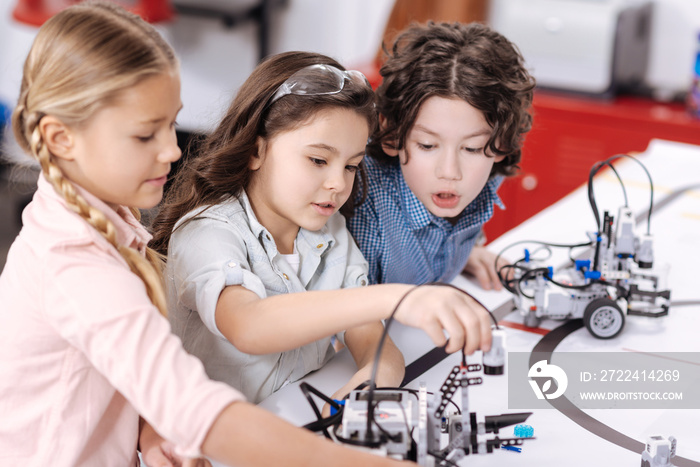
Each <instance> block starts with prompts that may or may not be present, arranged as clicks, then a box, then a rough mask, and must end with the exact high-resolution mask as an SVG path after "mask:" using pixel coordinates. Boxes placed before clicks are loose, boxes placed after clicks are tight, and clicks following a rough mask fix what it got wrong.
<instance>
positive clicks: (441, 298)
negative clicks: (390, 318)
mask: <svg viewBox="0 0 700 467" xmlns="http://www.w3.org/2000/svg"><path fill="white" fill-rule="evenodd" d="M395 317H396V319H397V320H398V321H400V322H402V323H403V324H406V325H408V326H413V327H417V328H421V329H422V330H423V331H425V333H426V334H428V336H429V337H430V339H431V340H432V341H433V343H435V345H436V346H438V347H442V346H443V345H445V342H446V338H445V334H444V333H445V332H447V334H448V335H449V342H448V343H447V347H446V348H445V351H446V352H448V353H451V352H456V351H457V350H460V349H464V352H465V353H467V354H469V355H471V354H472V353H474V351H476V350H478V349H481V350H488V349H490V348H491V324H490V316H489V314H488V312H487V311H486V310H485V309H484V308H483V307H482V306H481V305H479V304H478V303H477V302H476V300H474V299H473V298H471V297H470V296H469V295H468V294H466V293H464V292H462V291H460V290H459V289H456V288H453V287H446V286H425V287H420V288H418V289H413V292H411V294H410V295H409V296H408V297H406V300H404V301H403V303H402V304H401V306H400V307H399V309H398V310H397V311H396V314H395Z"/></svg>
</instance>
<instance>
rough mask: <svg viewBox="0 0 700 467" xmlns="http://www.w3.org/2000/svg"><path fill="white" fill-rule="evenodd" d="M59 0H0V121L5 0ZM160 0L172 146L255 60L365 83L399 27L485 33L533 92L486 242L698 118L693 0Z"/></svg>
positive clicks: (6, 83) (17, 199)
mask: <svg viewBox="0 0 700 467" xmlns="http://www.w3.org/2000/svg"><path fill="white" fill-rule="evenodd" d="M70 1H71V0H43V1H42V0H0V124H2V122H3V120H4V119H5V118H6V117H7V115H8V113H7V112H8V110H9V109H10V108H11V107H12V106H13V105H14V103H15V101H16V98H17V94H18V90H19V82H20V78H21V68H22V63H23V61H24V58H25V56H26V54H27V51H28V49H29V47H30V45H31V41H32V39H33V37H34V34H35V33H36V30H37V26H33V25H28V24H24V23H22V22H18V21H16V20H15V19H13V18H12V14H11V13H12V11H13V10H14V8H15V7H16V6H17V5H18V4H24V5H25V6H26V5H28V4H30V3H31V4H46V5H55V4H60V3H66V2H70ZM73 1H75V0H73ZM138 2H139V0H122V1H121V3H122V4H130V5H133V4H134V3H138ZM168 3H169V4H170V5H171V6H172V8H173V10H174V11H175V15H174V17H173V18H172V19H171V20H169V21H165V22H161V23H158V24H157V27H158V29H159V30H160V31H161V32H162V33H163V34H164V36H165V37H166V38H167V40H168V41H169V42H170V43H171V44H172V45H173V46H174V48H175V50H176V52H177V54H178V56H179V57H180V60H181V66H182V68H181V72H182V98H183V102H184V109H183V111H182V113H181V115H180V117H179V119H178V120H179V124H180V130H181V131H180V134H179V135H180V136H181V140H182V144H183V147H184V146H185V145H186V144H187V141H188V140H189V137H190V136H191V135H192V134H200V133H206V132H207V131H209V130H210V129H211V128H212V127H213V125H215V123H216V122H217V121H218V120H219V119H220V117H221V115H222V114H223V112H224V111H225V109H226V107H227V106H228V104H229V102H230V101H231V98H232V96H233V95H234V94H235V92H236V90H237V89H238V87H239V86H240V85H241V84H242V82H243V81H244V80H245V78H246V77H247V76H248V75H249V73H250V72H251V71H252V70H253V68H254V67H255V65H256V64H257V63H258V61H259V60H260V58H261V57H262V56H264V55H265V54H272V53H278V52H283V51H287V50H311V51H316V52H321V53H324V54H327V55H330V56H332V57H334V58H336V59H338V60H339V61H340V62H341V63H343V64H344V65H346V66H347V67H349V68H356V69H360V70H362V71H364V72H365V73H366V74H367V75H368V76H369V78H370V81H371V82H372V83H373V84H374V85H377V84H378V83H379V82H380V79H381V78H380V76H379V75H378V67H379V65H380V63H381V60H382V53H381V44H382V41H390V40H391V39H392V38H393V37H394V36H395V34H396V32H397V31H399V30H401V29H403V28H404V27H405V26H406V25H408V24H409V23H410V22H411V21H426V20H429V19H432V20H436V21H463V22H469V21H482V22H486V23H488V24H491V25H492V26H493V27H494V28H495V29H497V30H498V31H500V32H501V33H503V34H504V35H505V36H506V37H508V38H510V39H511V40H512V41H514V42H515V43H516V44H517V45H518V47H519V48H520V50H521V51H522V53H523V55H524V57H525V60H526V63H527V66H528V67H529V68H530V70H531V71H532V73H533V74H534V76H535V77H536V78H537V79H538V83H539V86H538V91H537V92H536V95H535V101H534V106H533V113H534V115H535V124H534V126H533V130H532V132H531V133H530V134H529V135H528V137H527V138H526V141H525V146H524V152H523V154H524V155H523V162H522V164H521V172H520V175H519V176H518V177H516V178H514V179H511V180H508V181H506V182H505V183H504V185H503V186H502V188H501V190H500V194H501V196H502V198H503V199H504V201H505V202H506V205H507V206H508V209H507V211H504V212H500V211H499V212H497V213H496V214H495V216H494V219H493V220H492V221H490V222H489V223H488V224H487V227H486V230H487V234H488V237H489V238H491V239H492V238H495V237H496V236H497V235H499V234H500V233H502V232H504V231H506V230H507V229H509V228H511V227H513V226H515V225H517V224H518V223H520V222H522V221H523V220H525V219H527V218H528V217H530V216H531V215H533V214H534V213H536V212H538V211H539V210H541V209H543V208H544V207H546V206H547V205H549V204H551V203H552V202H554V201H556V200H557V199H559V198H561V197H562V196H564V195H566V194H567V193H568V192H569V191H571V190H572V189H574V188H576V187H577V186H578V185H579V184H581V183H583V182H585V180H586V177H587V172H588V168H590V166H591V165H592V163H593V162H595V161H597V160H600V159H602V158H605V157H608V156H610V155H613V154H615V153H619V152H626V153H628V152H638V151H643V150H644V148H646V145H647V144H648V142H649V140H650V139H651V138H664V139H671V140H676V141H683V142H688V143H694V144H700V123H699V122H700V121H699V120H698V119H697V118H694V117H692V116H691V115H690V114H689V112H687V111H686V108H685V105H684V102H683V99H684V97H685V96H686V94H687V91H688V89H689V88H690V86H691V83H692V82H693V66H694V63H695V57H696V51H697V47H698V34H699V33H700V0H396V1H394V0H350V1H348V0H175V1H172V2H168ZM3 147H4V148H5V150H4V151H3V152H4V153H5V157H6V158H7V154H8V153H9V154H10V155H11V156H12V155H17V151H16V150H13V149H12V144H11V138H8V137H5V141H4V146H3ZM10 159H12V157H10ZM15 159H16V158H15ZM8 168H9V165H5V170H3V169H2V165H1V164H0V219H1V220H0V265H1V264H2V261H4V250H3V248H4V246H3V245H8V244H9V242H10V241H11V239H12V238H13V237H14V235H15V234H16V232H17V230H18V229H19V226H20V220H19V212H20V211H21V208H22V206H23V205H24V203H26V202H27V200H28V198H29V196H30V195H31V193H32V190H33V181H34V180H35V178H36V173H31V172H29V174H28V175H27V174H26V173H25V175H24V176H21V175H19V176H18V175H17V173H16V172H11V171H10V170H8ZM11 173H12V175H10V174H11ZM8 180H13V181H14V182H13V183H12V184H11V185H8V184H7V181H8Z"/></svg>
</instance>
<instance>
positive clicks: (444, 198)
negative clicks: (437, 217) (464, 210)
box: [432, 191, 460, 209]
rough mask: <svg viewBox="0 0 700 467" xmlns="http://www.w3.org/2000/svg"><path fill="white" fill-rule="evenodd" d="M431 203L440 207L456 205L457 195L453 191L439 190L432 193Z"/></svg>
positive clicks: (445, 207)
mask: <svg viewBox="0 0 700 467" xmlns="http://www.w3.org/2000/svg"><path fill="white" fill-rule="evenodd" d="M432 198H433V203H435V205H436V206H437V207H439V208H442V209H451V208H454V207H455V206H457V204H458V203H459V198H460V197H459V196H457V195H456V194H455V193H450V192H447V191H441V192H438V193H433V196H432Z"/></svg>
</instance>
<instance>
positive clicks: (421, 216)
mask: <svg viewBox="0 0 700 467" xmlns="http://www.w3.org/2000/svg"><path fill="white" fill-rule="evenodd" d="M395 174H396V175H398V176H397V177H396V179H397V183H398V187H399V194H400V200H401V204H402V208H403V212H404V215H405V216H406V220H407V222H408V225H409V226H410V228H411V230H419V229H422V228H424V227H427V226H428V225H430V223H431V222H435V223H437V224H438V225H440V224H441V223H440V220H441V219H440V218H439V217H437V216H435V215H434V214H433V213H431V212H430V211H428V208H426V207H425V205H424V204H423V203H422V202H421V201H420V200H419V199H418V198H417V197H416V195H415V194H413V192H412V191H411V189H410V188H409V186H408V184H407V183H406V180H405V179H404V178H403V175H402V173H401V167H400V166H399V165H398V164H397V165H396V172H395ZM442 220H444V219H442ZM445 222H446V221H445Z"/></svg>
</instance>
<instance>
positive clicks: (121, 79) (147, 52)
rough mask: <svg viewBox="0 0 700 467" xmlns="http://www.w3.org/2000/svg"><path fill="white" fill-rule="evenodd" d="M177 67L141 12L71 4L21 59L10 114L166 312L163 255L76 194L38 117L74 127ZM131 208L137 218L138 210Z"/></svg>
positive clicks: (63, 190)
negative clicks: (131, 240)
mask: <svg viewBox="0 0 700 467" xmlns="http://www.w3.org/2000/svg"><path fill="white" fill-rule="evenodd" d="M177 69H178V63H177V59H176V58H175V55H174V53H173V50H172V49H171V47H170V46H169V45H168V44H167V43H166V42H165V40H163V38H162V37H161V36H160V34H158V32H157V31H156V30H155V29H154V28H153V27H152V26H150V25H149V24H148V23H146V22H145V21H143V20H142V19H141V18H139V17H138V16H136V15H134V14H131V13H128V12H127V11H125V10H123V9H122V8H120V7H118V6H116V5H113V4H109V3H106V2H93V3H83V4H79V5H75V6H72V7H70V8H67V9H66V10H63V11H62V12H60V13H58V14H57V15H56V16H54V17H53V18H51V19H50V20H49V21H47V22H46V23H45V24H44V25H43V26H42V27H41V29H40V30H39V33H38V34H37V36H36V39H35V40H34V43H33V45H32V48H31V50H30V51H29V55H28V56H27V60H26V62H25V63H24V73H23V77H22V85H21V88H20V95H19V100H18V102H17V107H15V110H14V112H13V114H12V129H13V131H14V134H15V138H16V139H17V142H18V143H19V145H20V146H21V147H22V148H23V149H24V150H25V151H26V152H28V153H29V154H30V155H31V156H32V157H34V158H35V159H36V160H37V161H38V162H39V165H40V166H41V170H42V172H43V174H44V176H45V177H46V178H47V179H48V180H49V182H51V184H52V185H53V187H54V189H55V190H56V191H57V192H58V194H59V195H61V196H62V197H63V198H64V199H65V200H66V203H67V204H68V206H69V207H70V208H71V209H72V210H74V211H75V212H76V213H78V214H79V215H80V216H81V217H82V218H83V219H85V221H86V222H88V223H89V224H90V225H91V226H92V227H94V228H95V229H96V230H97V231H98V232H99V233H100V234H102V236H103V237H104V238H105V239H107V241H109V242H110V243H111V244H112V245H113V246H114V248H116V249H117V250H118V251H119V253H120V255H121V256H122V257H123V258H124V260H125V261H126V262H127V264H128V265H129V267H130V269H131V271H132V272H133V273H134V274H136V275H137V276H139V277H140V278H141V280H142V281H143V282H144V284H145V286H146V291H147V293H148V296H149V298H150V299H151V301H152V302H153V304H154V305H155V306H156V307H157V308H158V309H159V310H160V312H161V313H162V314H163V315H167V307H166V300H165V292H164V288H163V282H162V270H163V257H162V256H161V255H160V254H158V253H156V252H155V251H154V250H152V249H150V248H147V251H146V258H144V257H143V256H142V255H141V254H140V253H139V252H138V251H137V250H135V249H134V248H131V247H129V246H125V245H119V244H118V243H117V239H116V229H115V227H114V224H112V222H111V221H110V220H109V219H107V217H106V216H105V214H104V213H103V212H102V211H100V210H99V209H97V208H95V207H94V206H91V205H90V204H89V203H88V202H87V200H86V199H85V198H84V197H82V196H81V195H80V194H79V193H78V191H77V190H76V187H75V185H73V183H72V182H71V181H70V180H68V179H67V178H66V177H65V176H64V174H63V171H62V170H61V169H60V168H59V166H58V165H57V164H56V162H55V161H54V156H53V155H52V154H51V152H50V151H49V149H48V147H47V146H46V144H45V142H44V139H43V135H42V132H41V130H40V128H39V122H40V121H41V119H42V118H43V117H44V116H46V115H51V116H53V117H55V118H58V119H59V120H61V121H62V122H63V123H64V124H66V125H69V126H74V127H79V126H80V125H81V124H84V123H85V122H86V121H87V120H88V119H89V118H90V117H91V116H92V115H94V113H95V112H96V111H97V110H99V109H100V108H102V107H104V106H106V105H109V104H110V103H111V102H113V101H114V100H115V99H116V98H117V97H118V96H119V94H120V93H121V92H123V91H124V90H126V89H128V88H130V87H132V86H134V85H136V84H137V83H139V82H141V81H142V80H144V79H145V78H147V77H150V76H154V75H158V74H162V73H167V72H175V71H176V70H177ZM96 157H98V156H96ZM130 209H131V212H132V213H133V214H134V215H135V217H136V218H137V219H140V217H141V216H140V213H139V211H138V209H136V208H130Z"/></svg>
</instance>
